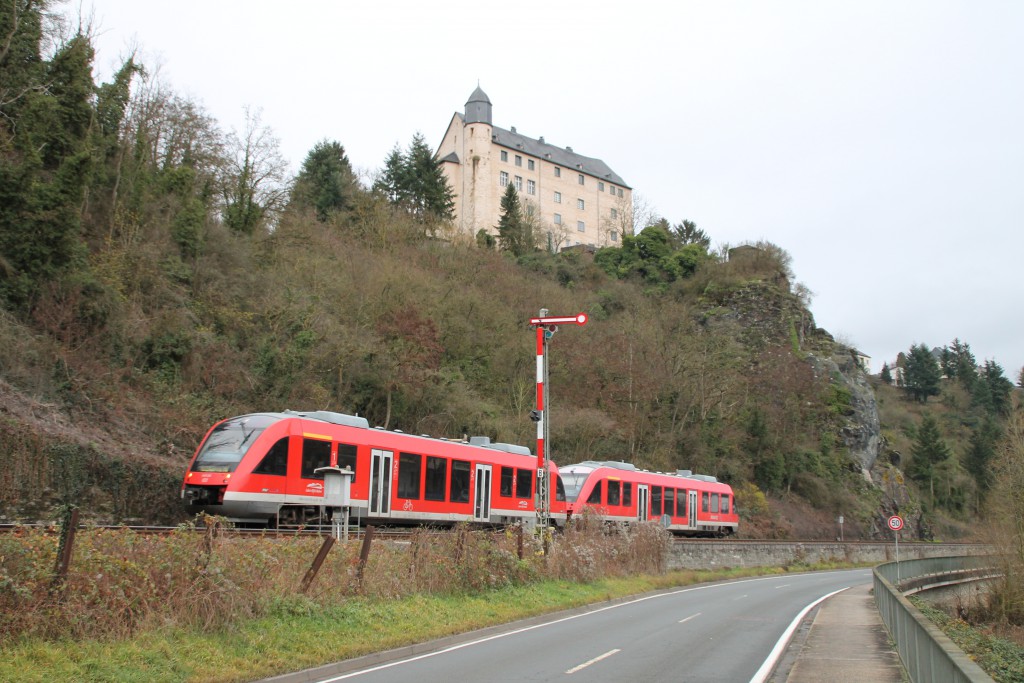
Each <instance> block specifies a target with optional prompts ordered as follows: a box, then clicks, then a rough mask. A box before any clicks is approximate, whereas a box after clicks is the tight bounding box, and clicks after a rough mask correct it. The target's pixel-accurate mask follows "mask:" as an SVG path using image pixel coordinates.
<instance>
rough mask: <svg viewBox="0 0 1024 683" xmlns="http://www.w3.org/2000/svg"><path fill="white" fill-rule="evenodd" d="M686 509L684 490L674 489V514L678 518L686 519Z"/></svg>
mask: <svg viewBox="0 0 1024 683" xmlns="http://www.w3.org/2000/svg"><path fill="white" fill-rule="evenodd" d="M686 508H687V505H686V489H676V512H677V513H678V515H679V516H680V517H683V518H685V517H686V515H687V510H686Z"/></svg>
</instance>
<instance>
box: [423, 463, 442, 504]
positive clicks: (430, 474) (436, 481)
mask: <svg viewBox="0 0 1024 683" xmlns="http://www.w3.org/2000/svg"><path fill="white" fill-rule="evenodd" d="M447 483H448V461H447V460H446V459H445V458H432V457H430V456H429V455H428V456H427V482H426V484H425V485H424V487H423V498H424V499H425V500H444V487H445V484H447Z"/></svg>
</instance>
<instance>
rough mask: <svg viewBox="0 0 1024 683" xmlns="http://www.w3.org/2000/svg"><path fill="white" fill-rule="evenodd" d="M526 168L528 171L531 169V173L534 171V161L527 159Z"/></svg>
mask: <svg viewBox="0 0 1024 683" xmlns="http://www.w3.org/2000/svg"><path fill="white" fill-rule="evenodd" d="M526 167H527V168H528V169H530V170H531V171H532V170H533V159H527V160H526Z"/></svg>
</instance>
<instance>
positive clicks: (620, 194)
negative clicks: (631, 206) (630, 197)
mask: <svg viewBox="0 0 1024 683" xmlns="http://www.w3.org/2000/svg"><path fill="white" fill-rule="evenodd" d="M619 196H620V197H621V196H622V188H621V187H620V188H619Z"/></svg>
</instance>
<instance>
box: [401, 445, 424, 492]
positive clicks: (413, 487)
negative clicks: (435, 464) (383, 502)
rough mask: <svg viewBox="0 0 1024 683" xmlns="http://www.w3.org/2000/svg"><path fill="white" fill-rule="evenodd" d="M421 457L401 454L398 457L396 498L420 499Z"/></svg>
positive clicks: (413, 454)
mask: <svg viewBox="0 0 1024 683" xmlns="http://www.w3.org/2000/svg"><path fill="white" fill-rule="evenodd" d="M422 465H423V456H422V455H416V454H415V453H402V454H400V455H399V456H398V497H399V498H408V499H410V500H419V499H420V468H421V467H422Z"/></svg>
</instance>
